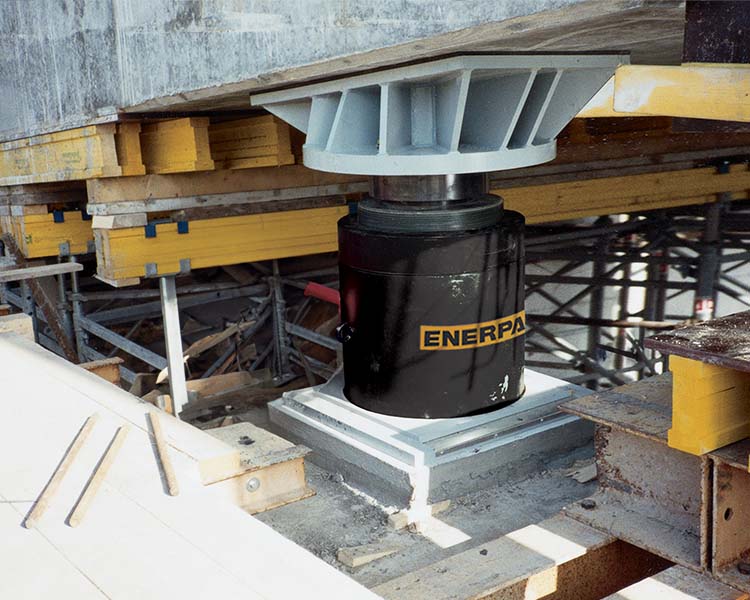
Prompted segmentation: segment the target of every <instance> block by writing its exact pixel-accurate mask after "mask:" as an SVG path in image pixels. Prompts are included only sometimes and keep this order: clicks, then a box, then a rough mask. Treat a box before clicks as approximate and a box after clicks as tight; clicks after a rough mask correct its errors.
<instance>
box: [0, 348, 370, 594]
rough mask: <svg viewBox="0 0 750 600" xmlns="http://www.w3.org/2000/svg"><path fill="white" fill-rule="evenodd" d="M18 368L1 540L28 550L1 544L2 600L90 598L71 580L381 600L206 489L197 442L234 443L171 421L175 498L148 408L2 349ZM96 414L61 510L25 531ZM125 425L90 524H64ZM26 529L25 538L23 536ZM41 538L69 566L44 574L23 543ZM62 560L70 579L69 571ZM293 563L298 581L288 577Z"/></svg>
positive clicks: (3, 415)
mask: <svg viewBox="0 0 750 600" xmlns="http://www.w3.org/2000/svg"><path fill="white" fill-rule="evenodd" d="M10 360H13V361H14V363H13V364H14V365H18V368H16V369H1V370H0V380H1V382H2V389H3V397H2V398H3V401H2V402H0V454H1V455H3V456H10V455H11V454H13V455H15V459H14V460H13V461H7V460H6V461H0V511H4V510H5V509H6V508H11V509H13V511H14V514H15V516H13V515H11V516H9V517H8V518H5V517H4V516H3V513H2V512H0V535H2V537H3V540H5V541H7V542H8V543H14V542H15V541H19V539H20V541H21V544H20V545H14V546H12V547H9V546H8V544H4V545H2V546H0V555H1V558H2V564H3V571H4V576H3V577H2V578H0V596H2V597H3V598H5V597H7V598H27V597H29V598H33V597H37V595H38V594H35V593H34V592H36V591H37V590H38V589H43V590H45V591H44V592H42V594H41V595H42V596H43V595H45V594H47V595H49V590H55V594H56V595H57V597H62V596H63V595H64V594H67V595H70V596H71V597H76V598H78V597H82V598H89V597H91V596H90V595H86V591H87V588H85V587H83V588H81V589H80V590H76V589H74V588H72V587H71V580H72V578H71V575H70V573H73V574H76V573H78V574H80V575H81V577H83V578H84V581H91V582H93V583H94V584H95V586H96V588H98V590H100V592H101V595H102V596H103V597H107V598H142V599H143V600H146V599H152V598H153V599H157V598H168V597H180V598H194V597H201V598H204V597H205V598H209V597H217V598H248V599H253V600H255V599H260V598H273V597H283V598H300V597H303V596H305V595H306V594H307V595H309V592H310V590H311V589H313V590H326V593H327V594H329V595H331V596H332V597H341V598H351V599H359V598H363V599H364V598H368V599H369V598H375V597H376V596H375V595H374V594H372V593H371V592H368V591H367V590H365V589H364V588H363V587H362V586H360V585H358V584H357V583H356V582H354V581H353V580H351V579H350V578H349V577H347V576H346V575H345V574H343V573H340V572H337V571H336V570H335V569H334V568H332V567H331V566H329V565H326V564H325V563H324V562H323V561H321V560H320V559H318V558H316V557H314V556H313V555H312V554H311V553H309V552H307V551H305V550H304V549H302V548H300V547H299V546H297V545H295V544H294V543H292V542H290V541H289V540H287V539H285V538H284V537H283V536H281V535H280V534H278V533H276V532H275V531H273V529H271V528H270V527H268V526H267V525H264V524H262V523H260V522H259V521H257V520H256V519H254V518H253V517H251V516H249V515H248V514H246V513H245V512H244V511H242V510H241V509H240V508H239V507H237V506H233V505H232V504H231V499H230V498H228V497H227V496H226V495H224V494H223V493H222V490H220V489H218V488H213V487H212V486H208V487H206V486H203V485H202V482H201V481H200V479H199V477H198V473H197V463H196V460H195V458H194V456H195V455H196V452H198V451H199V449H198V448H196V447H195V445H197V446H200V445H201V444H202V443H203V442H202V441H201V440H202V439H204V438H207V439H208V442H210V443H211V444H215V445H218V446H222V447H227V445H226V444H224V443H222V442H220V441H219V440H216V439H214V438H212V437H211V436H210V435H208V434H206V433H205V432H202V431H200V430H198V429H196V428H194V427H191V426H189V425H187V424H185V423H180V422H178V421H176V420H175V419H174V418H172V417H169V416H163V417H162V425H163V428H164V433H165V437H166V439H167V441H168V443H169V444H170V446H171V450H172V451H171V457H172V459H173V464H174V468H175V473H176V475H177V477H178V478H179V481H180V486H181V490H180V492H181V493H180V495H179V496H177V497H170V496H168V495H166V494H164V490H163V487H162V482H161V479H160V477H159V474H158V471H157V469H156V465H155V463H154V457H153V450H152V447H151V444H150V443H149V432H148V428H147V420H146V414H145V413H146V412H147V408H148V407H147V405H144V404H142V403H140V402H139V401H138V400H137V399H136V398H133V397H132V396H130V395H129V394H127V393H126V392H123V391H121V390H117V389H116V388H113V387H112V386H110V385H108V384H107V383H105V382H103V381H101V380H100V379H98V378H97V377H95V376H93V375H91V374H90V373H87V372H85V371H83V370H82V369H79V368H77V367H76V366H74V365H71V364H70V363H67V362H66V361H64V360H63V359H60V358H58V357H55V356H54V355H52V354H51V353H49V352H46V351H44V350H42V349H40V348H38V347H37V348H33V346H30V345H25V344H20V345H19V344H15V343H10V342H5V341H3V342H2V343H0V362H1V363H2V364H9V362H8V361H10ZM29 396H31V397H33V398H35V401H34V402H33V403H32V402H22V401H21V400H22V399H23V398H27V397H29ZM118 411H119V412H118ZM92 412H100V414H101V420H100V423H99V424H97V427H96V428H95V429H94V430H93V431H92V435H91V438H90V442H91V443H90V444H89V443H87V444H86V445H85V447H84V448H83V450H82V451H81V454H80V456H79V458H80V459H81V460H78V459H77V460H76V462H75V464H74V468H72V469H71V471H70V472H69V474H68V476H67V477H66V478H65V480H64V482H63V484H62V486H61V487H60V490H59V495H58V499H59V502H57V501H56V502H54V503H52V504H51V505H50V507H49V509H48V511H47V514H46V516H45V518H44V519H42V520H41V522H40V523H39V527H38V529H37V530H32V531H26V530H24V529H22V528H21V527H19V524H20V522H21V520H22V518H23V514H24V513H25V512H26V510H27V509H28V508H30V499H33V498H35V497H36V495H37V494H38V493H39V490H40V489H41V488H42V487H43V486H44V484H45V483H46V481H47V479H48V477H49V473H50V472H51V471H52V470H53V469H54V466H55V464H56V463H57V461H59V458H60V456H61V455H62V453H63V451H64V450H65V448H66V447H67V446H68V445H69V444H70V440H71V439H72V438H73V436H74V434H75V432H76V431H77V430H78V428H79V427H80V424H81V422H82V420H83V419H84V418H85V416H86V415H89V414H91V413H92ZM120 412H122V413H127V415H126V416H121V415H120V414H119V413H120ZM131 418H132V419H133V420H132V421H131ZM125 422H127V423H131V427H132V429H131V432H130V434H129V437H128V440H127V443H126V444H125V445H124V446H123V448H122V449H121V453H120V455H119V456H118V458H117V462H116V463H115V465H114V467H113V468H112V469H111V471H110V472H109V476H108V477H107V480H106V483H105V484H104V485H103V486H102V488H101V489H100V490H99V494H98V496H97V498H96V501H95V502H94V503H93V504H92V506H91V509H90V511H89V512H88V514H87V516H86V519H85V520H84V522H83V523H82V524H81V526H80V527H77V528H75V529H71V528H69V527H67V526H66V525H65V524H64V518H65V516H66V513H67V512H68V510H69V509H70V507H71V506H72V504H73V503H74V501H75V498H76V497H77V495H78V494H79V493H80V491H81V489H82V488H83V486H84V485H85V482H86V480H87V479H88V477H89V476H90V475H91V466H92V465H93V464H94V463H95V462H96V460H97V459H98V457H99V456H100V455H101V453H102V450H103V448H104V447H105V446H106V445H107V443H108V442H109V440H110V439H111V437H112V435H113V433H114V431H115V430H116V429H117V428H118V427H119V426H121V425H122V424H123V423H125ZM177 426H179V428H180V430H181V431H189V432H190V436H191V440H192V441H191V442H190V443H184V444H182V443H181V442H180V441H179V440H177V439H175V431H174V428H175V427H177ZM40 431H42V432H44V435H39V432H40ZM182 442H185V440H182ZM193 442H194V443H195V445H194V444H193ZM232 450H234V449H232ZM196 515H211V518H210V519H204V518H196ZM19 531H20V532H22V533H24V534H25V535H26V537H25V538H19V536H18V535H17V532H19ZM42 536H43V538H42ZM40 538H41V539H44V540H48V541H49V544H50V546H51V547H53V548H54V549H55V552H56V553H58V554H59V556H60V557H61V561H50V563H49V565H48V564H47V563H46V562H45V563H44V564H45V568H43V569H40V568H39V564H40V563H39V560H43V559H46V558H48V557H49V554H50V553H49V552H43V553H40V554H39V555H38V556H34V554H33V553H32V552H30V551H29V550H30V549H29V548H28V547H27V546H26V544H27V542H24V541H23V540H27V539H28V540H35V539H40ZM113 540H116V541H117V543H113ZM61 562H64V563H65V564H66V565H67V569H68V571H70V573H68V571H65V572H63V573H61V572H60V568H59V565H60V563H61ZM248 564H252V565H253V569H248V568H247V565H248ZM124 565H126V566H127V568H123V566H124ZM185 565H189V567H190V568H185ZM290 565H292V566H293V570H294V577H289V576H288V575H289V569H290ZM47 566H49V568H46V567H47ZM17 573H25V574H27V575H28V577H27V579H28V580H27V581H26V582H23V581H20V582H19V577H18V576H17ZM66 573H67V576H66V575H65V574H66ZM165 573H179V577H172V576H168V577H165ZM258 573H263V574H264V576H263V577H259V576H258ZM73 581H75V580H73ZM8 585H9V586H10V587H9V588H8ZM8 590H9V591H8ZM68 592H70V593H68Z"/></svg>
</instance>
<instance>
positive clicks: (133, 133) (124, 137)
mask: <svg viewBox="0 0 750 600" xmlns="http://www.w3.org/2000/svg"><path fill="white" fill-rule="evenodd" d="M140 135H141V124H140V123H137V122H133V121H128V122H125V123H118V124H117V130H116V133H115V147H116V148H117V160H118V163H119V164H120V167H121V168H122V174H123V175H145V174H146V167H145V166H144V164H143V157H142V155H141V140H140Z"/></svg>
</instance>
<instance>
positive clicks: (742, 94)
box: [577, 63, 750, 122]
mask: <svg viewBox="0 0 750 600" xmlns="http://www.w3.org/2000/svg"><path fill="white" fill-rule="evenodd" d="M577 116H578V117H583V118H586V117H633V116H664V117H687V118H694V119H717V120H721V121H742V122H750V65H745V64H713V63H685V64H683V65H681V66H651V65H623V66H621V67H618V68H617V70H616V71H615V75H614V77H613V78H612V79H610V80H609V81H608V82H607V83H606V84H605V85H604V87H602V89H601V90H599V92H598V93H597V94H596V95H595V96H594V97H593V98H592V99H591V100H590V101H589V103H588V104H587V105H586V106H585V107H584V108H583V110H581V112H580V113H578V115H577Z"/></svg>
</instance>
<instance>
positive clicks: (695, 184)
mask: <svg viewBox="0 0 750 600" xmlns="http://www.w3.org/2000/svg"><path fill="white" fill-rule="evenodd" d="M748 190H750V169H748V166H747V165H746V164H738V165H733V166H732V167H731V168H730V172H729V173H727V174H719V173H718V172H717V171H716V169H713V168H701V169H688V170H684V171H667V172H662V173H647V174H643V175H626V176H622V177H607V178H602V179H589V180H586V179H583V180H578V181H569V182H565V183H556V184H548V185H529V186H525V187H520V188H506V189H495V190H492V192H493V193H497V194H499V195H501V196H502V197H503V199H504V200H505V207H506V208H510V209H512V210H517V211H519V212H521V213H523V214H524V215H525V216H526V219H527V222H529V223H542V222H549V221H555V220H562V219H572V218H579V217H584V216H594V215H605V214H617V213H628V212H637V211H640V210H654V209H657V208H667V207H671V206H688V205H692V204H701V203H706V202H715V201H716V194H719V193H722V192H729V193H733V196H732V197H733V198H734V199H742V198H746V197H747V196H748Z"/></svg>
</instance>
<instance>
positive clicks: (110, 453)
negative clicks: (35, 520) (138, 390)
mask: <svg viewBox="0 0 750 600" xmlns="http://www.w3.org/2000/svg"><path fill="white" fill-rule="evenodd" d="M129 431H130V424H129V423H126V424H125V425H123V426H121V427H120V428H118V430H117V433H115V437H113V438H112V441H111V442H110V444H109V446H108V447H107V450H106V451H105V452H104V455H103V456H102V458H101V460H100V461H99V464H98V465H97V466H96V470H95V471H94V474H93V475H92V476H91V479H89V481H88V483H87V484H86V489H84V490H83V494H81V497H80V498H79V499H78V502H76V505H75V507H74V508H73V511H72V512H71V513H70V516H69V517H68V525H70V526H71V527H78V526H79V525H80V524H81V521H83V517H85V516H86V513H87V512H88V509H89V506H91V503H92V502H93V500H94V498H95V497H96V493H97V492H98V491H99V488H100V487H101V486H102V483H103V482H104V479H105V477H106V476H107V473H108V472H109V469H110V468H111V467H112V463H113V462H114V460H115V457H116V456H117V453H118V452H119V451H120V448H122V445H123V443H124V442H125V438H126V437H127V435H128V432H129Z"/></svg>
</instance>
